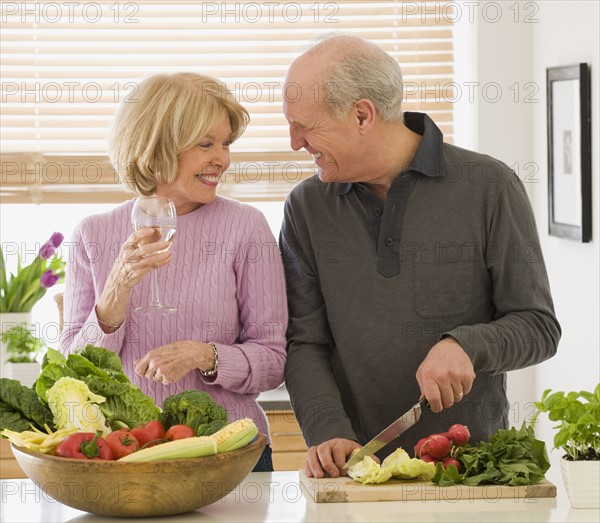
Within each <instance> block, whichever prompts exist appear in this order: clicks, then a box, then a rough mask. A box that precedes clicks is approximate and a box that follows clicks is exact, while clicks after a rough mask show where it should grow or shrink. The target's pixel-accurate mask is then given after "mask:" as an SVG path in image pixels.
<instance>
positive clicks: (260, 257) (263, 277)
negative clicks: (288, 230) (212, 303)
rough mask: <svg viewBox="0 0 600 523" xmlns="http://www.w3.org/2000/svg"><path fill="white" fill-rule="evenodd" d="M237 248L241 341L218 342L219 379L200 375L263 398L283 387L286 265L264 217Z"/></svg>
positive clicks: (261, 216) (210, 382) (226, 387)
mask: <svg viewBox="0 0 600 523" xmlns="http://www.w3.org/2000/svg"><path fill="white" fill-rule="evenodd" d="M239 249H240V250H239V251H238V253H243V254H239V261H238V262H237V264H236V265H235V270H236V282H237V293H236V294H237V299H238V307H239V319H240V335H239V338H238V340H239V341H238V342H237V343H234V344H232V345H225V344H223V343H216V346H217V351H218V354H219V371H218V373H217V375H216V378H210V377H209V378H207V377H204V376H202V375H201V379H202V380H203V381H204V382H205V383H207V384H214V385H219V386H221V387H222V388H224V389H228V390H230V391H233V392H238V393H242V394H250V393H260V392H264V391H267V390H272V389H275V388H277V387H278V386H279V385H281V384H282V383H283V369H284V366H285V357H286V353H285V329H286V327H287V307H286V294H285V279H284V275H283V264H282V262H281V256H280V254H279V251H278V249H277V242H276V240H275V237H274V236H273V233H272V232H271V230H270V229H269V226H268V224H267V221H266V219H265V218H264V216H263V215H262V214H260V215H259V216H258V218H257V220H256V222H255V224H254V227H253V229H252V230H251V232H250V234H248V235H247V236H246V235H245V236H244V242H243V243H242V244H240V246H239ZM206 341H211V340H206Z"/></svg>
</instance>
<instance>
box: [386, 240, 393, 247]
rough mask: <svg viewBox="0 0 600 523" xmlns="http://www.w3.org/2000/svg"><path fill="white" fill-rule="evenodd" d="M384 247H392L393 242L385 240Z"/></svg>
mask: <svg viewBox="0 0 600 523" xmlns="http://www.w3.org/2000/svg"><path fill="white" fill-rule="evenodd" d="M385 245H386V246H387V247H391V246H392V245H394V240H392V238H386V239H385Z"/></svg>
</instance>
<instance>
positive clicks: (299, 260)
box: [279, 199, 357, 446]
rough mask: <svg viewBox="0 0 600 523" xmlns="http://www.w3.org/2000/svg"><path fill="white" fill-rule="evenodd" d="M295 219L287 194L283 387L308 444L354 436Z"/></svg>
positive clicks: (308, 250) (310, 257)
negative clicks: (286, 319)
mask: <svg viewBox="0 0 600 523" xmlns="http://www.w3.org/2000/svg"><path fill="white" fill-rule="evenodd" d="M301 221H302V219H301V218H299V219H298V220H296V218H295V216H294V212H293V209H292V205H291V204H290V201H289V199H288V201H287V202H286V204H285V211H284V218H283V225H282V229H281V234H280V241H279V243H280V249H281V252H282V256H283V263H284V268H285V276H286V284H287V293H288V306H289V328H288V334H287V338H288V347H287V352H288V353H287V361H286V367H285V382H286V386H287V389H288V392H289V394H290V399H291V403H292V407H293V409H294V413H295V414H296V418H297V419H298V422H299V424H300V427H301V429H302V433H303V435H304V439H305V440H306V442H307V444H308V446H314V445H318V444H320V443H323V442H324V441H328V440H330V439H333V438H346V439H351V440H357V437H356V435H355V433H354V431H353V429H352V425H351V422H350V419H349V418H348V416H347V414H346V412H345V410H344V406H343V403H342V397H341V393H340V390H339V388H338V386H337V383H336V380H335V376H334V374H333V371H332V368H331V363H330V348H331V346H332V345H333V343H334V340H333V336H332V334H331V330H330V328H329V323H328V319H327V310H326V307H325V302H324V299H323V296H322V293H321V289H320V284H319V277H318V273H317V268H316V263H315V257H314V252H313V249H312V246H311V243H310V238H309V236H308V234H300V233H299V232H298V226H299V225H300V224H299V223H298V222H301Z"/></svg>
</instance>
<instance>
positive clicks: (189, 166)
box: [60, 73, 287, 470]
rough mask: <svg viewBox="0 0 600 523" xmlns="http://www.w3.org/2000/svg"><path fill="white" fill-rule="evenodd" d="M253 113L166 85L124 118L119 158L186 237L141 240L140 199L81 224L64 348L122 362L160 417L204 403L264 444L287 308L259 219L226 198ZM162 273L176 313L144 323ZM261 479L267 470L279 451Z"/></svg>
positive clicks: (204, 85) (143, 88)
mask: <svg viewBox="0 0 600 523" xmlns="http://www.w3.org/2000/svg"><path fill="white" fill-rule="evenodd" d="M247 122H248V113H247V111H246V110H245V109H244V108H243V107H242V106H241V105H239V104H238V103H237V102H236V101H235V100H234V98H233V96H232V95H231V93H230V92H229V91H227V90H226V89H225V88H224V87H223V86H222V84H221V83H220V82H218V81H217V80H215V79H213V78H210V77H206V76H202V75H198V74H191V73H180V74H173V75H157V76H153V77H151V78H148V79H147V80H145V81H144V82H142V84H141V85H140V86H139V90H138V92H137V93H136V94H135V99H134V100H131V99H130V100H129V101H128V102H125V103H123V105H122V107H121V109H120V112H119V114H118V115H117V117H116V119H115V124H114V130H113V134H112V139H111V146H110V149H111V151H110V152H111V159H112V161H113V163H115V164H116V165H117V166H118V172H119V176H120V178H121V180H122V182H123V183H125V184H126V185H127V186H128V187H129V188H130V189H131V190H132V191H133V192H134V193H135V194H136V195H138V196H147V195H158V196H164V197H167V198H169V199H171V200H172V201H173V202H174V204H175V207H176V210H177V236H176V239H175V241H174V242H173V244H172V246H171V248H170V250H166V247H167V246H168V243H167V242H165V241H155V238H153V231H152V229H148V228H145V229H140V230H138V231H136V232H133V233H132V225H131V210H132V206H133V200H130V201H127V202H125V203H124V204H122V205H120V206H118V207H117V208H115V209H114V210H112V211H110V212H107V213H105V214H101V215H97V216H91V217H88V218H85V219H84V220H83V221H82V222H81V223H80V224H79V225H78V227H77V228H76V231H75V233H74V236H73V238H71V245H72V251H71V253H70V260H69V263H68V266H67V277H66V290H65V326H64V330H63V334H62V338H61V342H60V343H61V349H62V350H63V352H65V353H69V352H71V351H74V350H75V349H77V348H78V347H81V346H84V345H86V344H88V343H91V344H94V345H97V346H102V347H106V348H109V349H111V350H113V351H115V352H116V353H117V354H119V356H120V357H121V360H122V362H123V367H124V369H125V371H126V373H127V374H128V375H129V377H130V378H131V380H132V382H133V383H134V384H135V385H137V386H138V387H140V389H141V390H142V391H143V392H144V393H146V394H147V395H149V396H151V397H153V398H155V400H156V402H157V404H158V405H162V402H163V400H164V398H166V397H167V396H170V395H172V394H175V393H178V392H181V391H184V390H191V389H198V390H203V391H206V392H208V393H209V394H210V395H211V396H212V397H213V398H214V400H215V401H216V402H217V403H219V404H221V405H223V406H224V407H225V408H226V409H227V411H228V413H229V418H230V420H232V421H233V420H235V419H239V418H242V417H251V418H253V419H254V421H255V422H256V424H257V426H258V428H259V430H260V431H261V432H263V433H265V434H268V433H269V432H268V423H267V419H266V416H265V413H264V412H263V410H262V409H261V408H260V406H259V405H258V403H257V401H256V398H257V396H258V394H259V393H260V392H263V391H266V390H270V389H273V388H276V387H277V386H278V385H280V384H281V383H282V381H283V368H284V363H285V354H286V353H285V337H284V334H285V328H286V324H287V312H286V311H287V306H286V294H285V284H284V276H283V268H282V263H281V259H280V256H279V254H278V250H277V245H276V241H275V238H274V237H273V235H272V233H271V231H270V229H269V227H268V225H267V222H266V220H265V218H264V216H263V215H262V214H261V213H260V212H259V211H258V210H256V209H255V208H253V207H251V206H248V205H244V204H241V203H239V202H237V201H234V200H231V199H227V198H224V197H220V196H217V193H216V191H217V186H218V184H219V180H220V178H221V176H222V175H223V173H224V172H225V170H226V169H227V168H228V167H229V164H230V162H231V159H230V153H229V146H230V145H231V144H232V143H233V142H234V141H235V140H236V139H237V138H238V137H239V136H240V135H241V134H242V132H243V131H244V130H245V127H246V124H247ZM156 267H158V269H157V270H159V273H158V275H159V282H160V286H161V293H162V297H163V298H164V301H165V302H167V303H169V305H175V306H176V308H177V312H175V313H174V314H169V315H152V316H147V315H140V314H138V313H136V312H134V310H133V309H134V308H135V307H136V305H139V304H141V303H142V302H144V303H145V302H147V301H149V296H150V281H149V280H150V278H149V277H146V276H148V273H149V272H150V271H151V270H153V268H156ZM255 470H272V462H271V459H270V447H267V449H266V450H265V453H264V454H263V459H262V460H261V461H259V463H258V465H257V468H256V469H255Z"/></svg>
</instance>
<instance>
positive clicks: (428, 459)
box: [421, 454, 440, 465]
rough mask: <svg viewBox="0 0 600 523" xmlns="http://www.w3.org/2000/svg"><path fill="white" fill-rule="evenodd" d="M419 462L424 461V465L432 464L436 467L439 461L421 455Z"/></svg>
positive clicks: (426, 455)
mask: <svg viewBox="0 0 600 523" xmlns="http://www.w3.org/2000/svg"><path fill="white" fill-rule="evenodd" d="M421 460H422V461H424V462H425V463H433V464H434V465H437V464H438V463H439V462H440V461H439V460H437V459H435V458H434V457H433V456H430V455H429V454H423V455H422V456H421Z"/></svg>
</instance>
